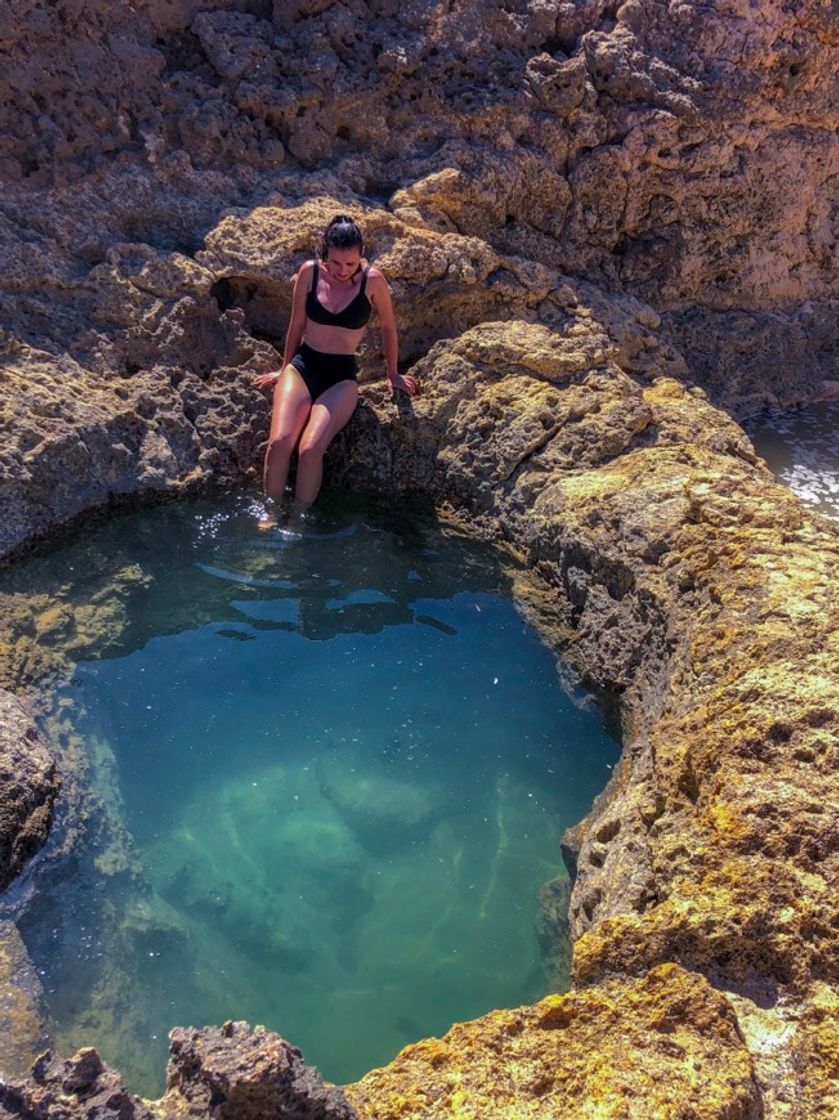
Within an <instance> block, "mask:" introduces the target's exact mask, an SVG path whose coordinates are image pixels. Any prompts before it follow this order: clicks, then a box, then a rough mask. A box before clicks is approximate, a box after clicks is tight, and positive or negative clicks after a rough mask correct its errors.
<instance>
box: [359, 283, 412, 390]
mask: <svg viewBox="0 0 839 1120" xmlns="http://www.w3.org/2000/svg"><path fill="white" fill-rule="evenodd" d="M367 289H368V291H369V292H370V302H371V303H372V304H373V306H374V307H375V309H376V314H377V315H378V317H379V326H380V328H381V331H382V351H383V352H384V356H385V372H386V374H387V379H388V383H389V384H390V394H391V396H393V394H394V392H395V391H396V390H397V389H403V390H404V391H405V392H406V393H407V394H408V395H409V396H411V397H412V396H413V395H414V393H416V391H417V388H418V387H419V386H418V383H417V379H416V378H415V377H411V376H410V374H409V375H407V376H406V377H402V375H401V374H400V373H399V370H398V368H397V361H398V354H399V336H398V334H397V330H396V316H395V315H394V313H393V301H392V300H391V298H390V285H389V284H388V282H387V280H386V279H385V277H384V275H383V274H382V273H381V272H380V271H379V270H378V268H371V269H370V274H369V276H368V278H367Z"/></svg>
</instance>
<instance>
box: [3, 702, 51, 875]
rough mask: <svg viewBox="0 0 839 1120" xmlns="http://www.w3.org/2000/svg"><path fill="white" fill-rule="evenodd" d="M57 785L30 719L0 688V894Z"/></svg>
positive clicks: (40, 829)
mask: <svg viewBox="0 0 839 1120" xmlns="http://www.w3.org/2000/svg"><path fill="white" fill-rule="evenodd" d="M59 786H60V782H59V778H58V774H57V772H56V767H55V762H54V761H53V758H52V756H51V754H50V752H49V749H48V748H47V746H46V744H45V743H44V741H43V739H42V738H41V736H40V735H39V733H38V731H37V729H36V728H35V725H34V724H33V722H32V719H31V718H30V716H29V715H28V713H27V712H26V711H25V710H24V708H23V707H22V705H21V704H20V702H19V701H18V700H17V699H15V697H14V696H12V695H11V693H8V692H3V691H2V690H0V890H3V889H5V888H6V887H7V886H8V884H9V883H10V882H11V880H12V879H13V878H14V877H15V875H17V874H18V873H19V872H20V870H21V869H22V867H23V865H24V864H25V863H26V861H27V860H28V859H29V857H30V856H32V855H33V854H34V853H35V852H37V850H38V849H39V848H40V847H41V845H42V844H43V842H44V840H45V839H46V836H47V831H48V829H49V826H50V822H51V820H52V809H53V804H54V802H55V799H56V797H57V795H58V790H59Z"/></svg>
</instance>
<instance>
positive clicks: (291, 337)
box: [283, 261, 312, 369]
mask: <svg viewBox="0 0 839 1120" xmlns="http://www.w3.org/2000/svg"><path fill="white" fill-rule="evenodd" d="M311 275H312V262H311V261H305V262H304V263H303V264H301V266H300V268H299V269H298V271H297V275H296V276H295V277H294V292H293V294H292V297H291V321H290V322H289V324H288V330H287V331H286V336H285V348H284V349H283V369H285V367H286V366H287V365H288V363H289V362H290V361H291V359H292V358H293V357H294V353H295V351H296V350H297V347H298V346H299V345H300V341H301V339H302V338H303V331H304V330H305V329H306V296H307V295H308V293H309V283H310V278H311Z"/></svg>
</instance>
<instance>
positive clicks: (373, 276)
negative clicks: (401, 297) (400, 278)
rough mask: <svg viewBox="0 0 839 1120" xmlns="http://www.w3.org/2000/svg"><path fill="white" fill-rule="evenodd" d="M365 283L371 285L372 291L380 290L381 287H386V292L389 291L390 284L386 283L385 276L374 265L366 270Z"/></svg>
mask: <svg viewBox="0 0 839 1120" xmlns="http://www.w3.org/2000/svg"><path fill="white" fill-rule="evenodd" d="M367 283H368V284H372V286H373V290H374V291H375V289H376V288H379V289H381V288H383V287H386V288H387V289H388V290H390V283H389V281H388V278H387V277H386V276H385V274H384V273H383V272H382V270H381V269H380V268H377V267H376V265H374V264H371V265H370V266H369V268H368V269H367Z"/></svg>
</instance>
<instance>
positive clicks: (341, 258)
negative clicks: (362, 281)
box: [324, 246, 361, 280]
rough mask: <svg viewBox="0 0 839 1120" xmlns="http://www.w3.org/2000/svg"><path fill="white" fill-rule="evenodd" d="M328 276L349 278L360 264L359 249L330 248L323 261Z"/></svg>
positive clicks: (340, 278)
mask: <svg viewBox="0 0 839 1120" xmlns="http://www.w3.org/2000/svg"><path fill="white" fill-rule="evenodd" d="M324 264H325V266H326V268H327V269H328V271H329V274H330V276H334V277H335V279H336V280H349V279H350V277H351V276H354V275H355V273H356V272H357V271H358V266H359V265H360V264H361V249H360V247H357V246H356V247H354V248H352V249H330V250H329V252H328V253H327V254H326V260H325V261H324Z"/></svg>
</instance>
